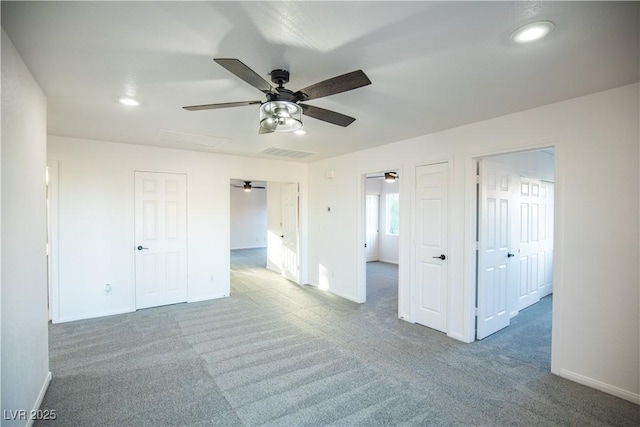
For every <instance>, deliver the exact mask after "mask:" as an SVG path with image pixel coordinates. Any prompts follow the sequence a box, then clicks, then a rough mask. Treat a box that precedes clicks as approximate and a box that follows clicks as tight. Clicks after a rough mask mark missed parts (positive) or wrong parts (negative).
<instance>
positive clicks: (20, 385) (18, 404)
mask: <svg viewBox="0 0 640 427" xmlns="http://www.w3.org/2000/svg"><path fill="white" fill-rule="evenodd" d="M46 109H47V105H46V98H45V96H44V94H43V92H42V90H41V89H40V87H39V86H38V84H37V82H36V81H35V80H34V78H33V76H32V75H31V73H30V72H29V70H28V69H27V67H26V66H25V64H24V62H23V61H22V58H20V56H19V54H18V53H17V52H16V50H15V48H14V46H13V44H12V43H11V41H10V40H9V38H8V37H7V35H6V34H5V33H4V31H2V167H1V169H0V170H1V173H2V177H1V183H2V192H1V193H0V194H1V195H2V202H1V206H2V213H1V219H2V225H1V228H0V230H1V231H2V249H1V252H0V253H1V257H2V258H1V259H2V262H1V265H2V282H1V283H2V290H1V292H0V293H1V295H2V297H1V298H0V299H1V301H2V316H1V317H2V320H1V322H0V325H1V328H2V334H1V335H2V339H1V341H2V344H1V357H2V361H1V372H2V387H1V389H2V407H1V411H2V418H3V421H2V425H3V426H4V425H7V426H10V425H21V426H24V425H25V424H27V420H26V418H22V419H16V420H7V419H6V417H5V414H7V413H9V411H19V410H24V411H27V414H28V413H29V411H31V410H33V409H37V408H38V407H39V406H40V403H41V401H42V398H43V397H44V392H45V391H46V388H47V386H48V384H49V381H50V379H51V374H50V373H49V348H48V346H49V342H48V325H47V323H48V322H47V320H48V319H47V264H46V236H47V228H46V227H47V224H46V189H45V167H46V125H47V122H46V120H47V116H46V111H47V110H46ZM5 411H6V412H5ZM8 417H9V418H10V415H9V416H8Z"/></svg>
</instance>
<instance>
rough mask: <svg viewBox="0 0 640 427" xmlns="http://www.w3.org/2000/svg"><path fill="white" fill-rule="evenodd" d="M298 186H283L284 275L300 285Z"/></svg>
mask: <svg viewBox="0 0 640 427" xmlns="http://www.w3.org/2000/svg"><path fill="white" fill-rule="evenodd" d="M298 221H299V202H298V184H297V183H295V184H284V185H283V186H282V275H283V276H284V277H285V278H287V279H289V280H291V281H292V282H295V283H298V284H299V283H300V261H299V255H298V254H299V223H298Z"/></svg>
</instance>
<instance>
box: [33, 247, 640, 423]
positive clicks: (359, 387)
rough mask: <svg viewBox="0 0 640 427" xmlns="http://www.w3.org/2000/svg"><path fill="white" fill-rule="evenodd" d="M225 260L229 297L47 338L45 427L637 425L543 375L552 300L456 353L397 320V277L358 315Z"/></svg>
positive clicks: (54, 329) (373, 270)
mask: <svg viewBox="0 0 640 427" xmlns="http://www.w3.org/2000/svg"><path fill="white" fill-rule="evenodd" d="M263 265H264V251H262V250H245V251H233V255H232V273H231V274H232V293H231V297H229V298H225V299H220V300H215V301H206V302H200V303H193V304H178V305H173V306H166V307H158V308H152V309H146V310H141V311H138V312H135V313H130V314H124V315H118V316H112V317H107V318H101V319H93V320H83V321H78V322H72V323H64V324H59V325H52V326H51V328H50V355H51V371H52V373H53V380H52V382H51V385H50V387H49V390H48V391H47V394H46V396H45V399H44V402H43V405H42V408H47V409H56V411H57V415H58V418H57V420H55V421H49V422H37V423H36V425H58V426H137V425H150V426H161V425H167V426H174V425H215V426H236V425H237V426H256V425H275V426H303V425H310V426H321V425H343V426H376V425H464V426H466V425H474V426H475V425H500V426H504V425H526V426H531V425H544V426H553V425H572V426H589V425H593V426H602V425H618V426H619V425H636V426H637V425H640V409H639V407H638V406H636V405H634V404H632V403H629V402H626V401H624V400H621V399H618V398H615V397H613V396H609V395H607V394H604V393H601V392H598V391H595V390H593V389H590V388H587V387H584V386H581V385H579V384H576V383H573V382H570V381H567V380H564V379H562V378H559V377H556V376H554V375H551V374H550V373H549V359H550V327H551V310H550V308H551V298H550V297H547V298H544V299H543V300H542V301H541V302H540V303H538V304H536V305H534V306H532V307H530V308H529V309H527V310H524V311H522V312H521V314H520V315H519V316H517V317H516V318H514V319H513V322H512V325H511V326H510V327H509V328H507V329H505V330H503V331H501V332H498V333H496V334H494V335H493V336H491V337H488V338H486V339H485V340H483V341H481V342H476V343H473V344H463V343H460V342H457V341H455V340H452V339H450V338H447V337H446V336H445V335H444V334H442V333H438V332H435V331H433V330H431V329H429V328H426V327H422V326H419V325H413V324H409V323H407V322H404V321H400V320H398V319H397V318H396V316H397V308H396V307H397V270H396V267H395V266H393V265H389V264H383V263H370V264H369V265H368V266H367V273H368V279H367V285H368V286H367V288H368V289H367V291H368V292H367V299H368V302H367V303H366V304H355V303H352V302H349V301H346V300H344V299H341V298H339V297H336V296H333V295H331V294H327V293H325V292H322V291H320V290H318V289H315V288H312V287H300V286H297V285H295V284H292V283H290V282H288V281H286V280H284V279H282V278H281V277H280V276H278V275H277V274H274V273H272V272H269V271H267V270H264V269H263V268H261V267H262V266H263Z"/></svg>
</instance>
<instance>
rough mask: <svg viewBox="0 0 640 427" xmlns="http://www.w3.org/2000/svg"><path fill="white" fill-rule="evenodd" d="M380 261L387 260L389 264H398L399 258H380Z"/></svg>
mask: <svg viewBox="0 0 640 427" xmlns="http://www.w3.org/2000/svg"><path fill="white" fill-rule="evenodd" d="M378 261H380V262H385V263H387V264H395V265H398V260H390V259H379V260H378Z"/></svg>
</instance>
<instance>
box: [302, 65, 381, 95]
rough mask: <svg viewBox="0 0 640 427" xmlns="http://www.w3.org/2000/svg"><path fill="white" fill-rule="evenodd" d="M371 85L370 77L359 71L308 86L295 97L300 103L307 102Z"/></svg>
mask: <svg viewBox="0 0 640 427" xmlns="http://www.w3.org/2000/svg"><path fill="white" fill-rule="evenodd" d="M370 84H371V80H369V77H367V75H366V74H365V73H364V72H363V71H362V70H357V71H352V72H350V73H347V74H343V75H341V76H337V77H333V78H331V79H328V80H325V81H322V82H319V83H316V84H313V85H311V86H307V87H305V88H304V89H300V90H299V91H297V92H296V93H294V96H295V97H296V98H297V99H298V100H300V101H307V100H309V99H316V98H321V97H323V96H329V95H335V94H336V93H340V92H346V91H348V90H352V89H357V88H359V87H362V86H366V85H370Z"/></svg>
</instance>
